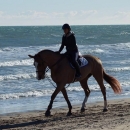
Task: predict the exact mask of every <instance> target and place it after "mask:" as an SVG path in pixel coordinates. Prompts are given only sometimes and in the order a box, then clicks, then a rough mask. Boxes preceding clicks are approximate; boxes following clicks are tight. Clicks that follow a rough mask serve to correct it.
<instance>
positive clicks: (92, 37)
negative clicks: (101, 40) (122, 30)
mask: <svg viewBox="0 0 130 130" xmlns="http://www.w3.org/2000/svg"><path fill="white" fill-rule="evenodd" d="M96 38H97V37H94V36H91V37H87V38H85V39H87V40H89V39H96Z"/></svg>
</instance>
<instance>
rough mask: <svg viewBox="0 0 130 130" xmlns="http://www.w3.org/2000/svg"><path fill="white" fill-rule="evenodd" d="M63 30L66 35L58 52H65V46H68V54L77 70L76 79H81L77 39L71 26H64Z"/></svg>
mask: <svg viewBox="0 0 130 130" xmlns="http://www.w3.org/2000/svg"><path fill="white" fill-rule="evenodd" d="M62 29H63V31H64V33H65V34H64V35H63V37H62V44H61V47H60V49H59V51H58V52H59V53H60V52H61V51H62V50H63V48H64V46H66V50H67V54H68V55H69V57H70V58H71V60H72V63H73V65H74V67H75V69H76V78H80V77H81V73H80V68H79V64H78V62H77V59H78V55H79V51H78V47H77V45H76V39H75V36H74V33H73V32H71V27H70V26H69V24H64V25H63V26H62Z"/></svg>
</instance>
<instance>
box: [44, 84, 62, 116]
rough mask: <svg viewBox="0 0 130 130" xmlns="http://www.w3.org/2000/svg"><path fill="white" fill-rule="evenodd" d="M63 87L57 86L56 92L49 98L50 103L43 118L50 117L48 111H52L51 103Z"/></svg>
mask: <svg viewBox="0 0 130 130" xmlns="http://www.w3.org/2000/svg"><path fill="white" fill-rule="evenodd" d="M63 87H64V85H57V88H56V90H55V91H54V93H53V94H52V96H51V101H50V104H49V106H48V108H47V111H46V113H45V116H50V114H51V112H50V110H51V109H52V105H53V101H54V99H55V98H56V96H57V94H58V93H59V92H60V91H61V90H62V89H63Z"/></svg>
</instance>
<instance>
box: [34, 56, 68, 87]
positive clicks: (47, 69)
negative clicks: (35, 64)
mask: <svg viewBox="0 0 130 130" xmlns="http://www.w3.org/2000/svg"><path fill="white" fill-rule="evenodd" d="M39 57H40V58H41V56H40V55H39ZM64 58H65V55H64V57H61V58H60V59H59V60H58V61H57V62H56V63H55V64H53V65H52V66H51V67H47V68H46V71H45V72H44V71H40V70H38V71H36V72H43V74H44V73H45V74H44V75H43V76H44V77H46V78H47V80H48V81H49V82H50V83H51V84H52V85H53V87H55V88H57V87H56V86H55V85H54V84H53V82H52V81H51V79H50V77H49V76H48V75H47V72H48V71H49V70H50V69H52V68H53V67H55V66H56V65H57V64H58V63H60V62H61V61H62V60H63V59H64ZM41 60H42V61H43V62H42V63H43V64H44V62H45V61H44V60H43V59H42V58H41ZM45 63H46V62H45ZM69 86H70V84H69V85H68V86H67V87H66V88H68V87H69Z"/></svg>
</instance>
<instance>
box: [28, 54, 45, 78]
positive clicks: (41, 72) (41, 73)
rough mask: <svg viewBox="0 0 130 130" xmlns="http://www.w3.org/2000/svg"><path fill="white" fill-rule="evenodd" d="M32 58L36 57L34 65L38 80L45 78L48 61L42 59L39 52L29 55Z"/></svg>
mask: <svg viewBox="0 0 130 130" xmlns="http://www.w3.org/2000/svg"><path fill="white" fill-rule="evenodd" d="M28 56H29V57H30V58H33V59H34V66H35V68H36V76H37V77H36V78H37V79H38V80H41V79H44V78H45V70H46V67H47V65H46V63H45V62H44V61H43V60H42V58H41V57H40V55H39V54H36V55H35V56H31V55H28Z"/></svg>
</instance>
